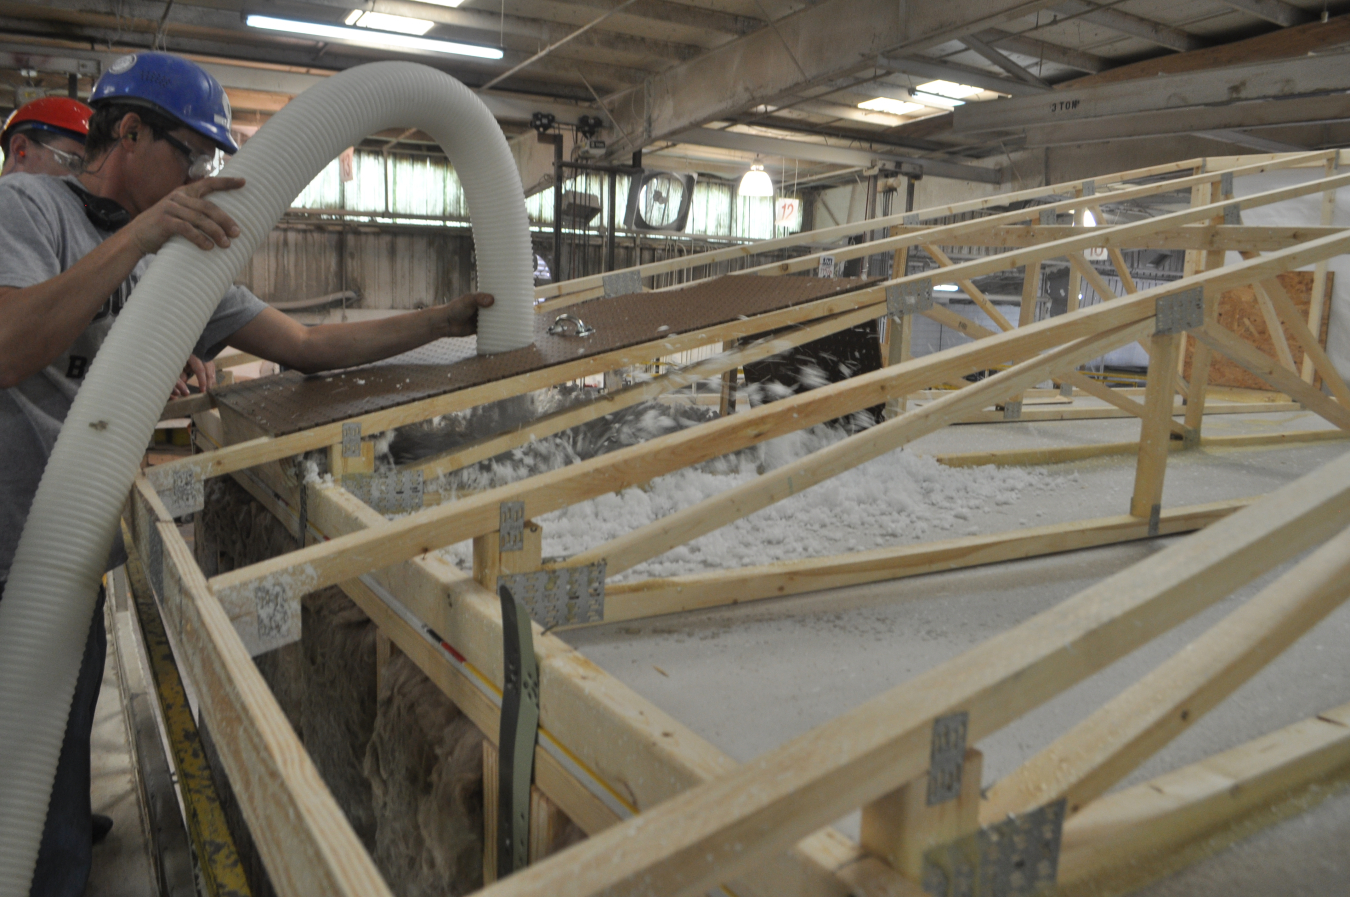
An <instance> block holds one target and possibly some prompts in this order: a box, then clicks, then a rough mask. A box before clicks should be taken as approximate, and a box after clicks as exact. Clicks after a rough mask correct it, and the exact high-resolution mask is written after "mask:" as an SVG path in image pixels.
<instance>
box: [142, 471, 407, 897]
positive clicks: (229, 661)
mask: <svg viewBox="0 0 1350 897" xmlns="http://www.w3.org/2000/svg"><path fill="white" fill-rule="evenodd" d="M130 507H131V517H132V531H133V532H135V533H136V534H137V538H138V540H139V541H140V544H143V545H149V544H151V543H152V542H157V543H158V544H160V545H161V552H162V553H161V558H162V571H161V574H160V575H159V576H157V575H156V572H155V571H154V570H149V571H147V572H148V574H149V576H150V580H151V582H152V583H154V582H156V581H157V579H158V580H159V581H160V582H162V589H163V592H162V594H161V595H160V596H159V597H160V600H161V602H162V606H163V607H164V608H165V610H166V611H167V612H168V614H169V617H170V620H169V621H167V622H170V623H171V625H173V626H174V628H175V630H176V632H175V635H176V637H177V640H178V643H179V644H180V645H182V647H183V650H184V654H185V656H184V657H182V658H180V660H181V661H182V662H183V663H184V668H185V670H186V671H187V672H188V673H189V675H190V677H191V680H192V684H193V687H194V690H195V691H196V694H197V700H198V705H199V707H200V708H201V713H202V716H203V718H204V719H205V720H206V721H207V722H208V723H209V724H210V726H211V729H212V731H214V732H219V733H229V737H226V738H220V739H218V740H217V743H216V748H217V751H218V752H219V755H220V759H221V763H222V764H223V765H224V767H225V772H226V774H227V775H228V776H229V778H230V782H231V784H232V786H233V789H234V794H235V797H236V799H237V800H238V801H239V806H240V809H241V810H242V812H243V815H244V819H245V820H246V821H247V823H248V826H249V829H250V830H251V831H252V832H254V833H255V841H256V843H257V845H258V849H259V851H260V852H261V854H262V857H263V861H264V863H265V864H266V866H267V872H268V876H269V878H270V879H271V880H272V884H273V886H274V887H275V888H276V889H277V891H278V893H280V894H286V895H295V897H306V895H311V894H349V895H352V897H359V895H366V897H378V895H389V894H390V891H389V889H388V887H386V885H385V883H384V879H383V878H381V877H380V874H379V872H378V871H377V870H376V869H375V864H374V862H372V861H371V859H370V855H369V854H367V853H366V849H365V848H364V847H363V846H362V845H361V841H360V840H359V839H358V838H357V837H356V833H355V832H354V831H352V827H351V825H350V824H348V822H347V818H346V817H345V816H343V814H342V811H341V809H339V808H338V805H337V802H336V801H334V800H333V796H332V795H331V794H330V793H329V792H328V789H327V788H326V787H325V786H324V784H323V780H322V779H321V778H319V773H318V770H316V769H315V768H314V764H313V763H312V762H311V761H310V759H309V755H308V754H307V753H305V749H304V746H303V745H301V744H300V740H299V739H298V738H297V737H296V735H295V732H294V731H293V730H292V729H291V726H290V723H288V722H287V721H286V716H285V714H284V713H282V711H281V707H280V706H279V705H278V704H277V702H276V698H274V697H273V696H272V692H271V690H269V689H268V687H267V683H265V682H264V681H263V678H262V674H261V673H259V672H258V668H257V667H256V666H254V664H253V660H252V658H250V657H249V655H248V652H247V651H246V650H244V646H243V643H242V642H240V640H239V637H238V635H237V634H236V633H235V631H234V627H233V626H232V625H231V623H230V621H229V619H228V618H227V617H226V616H225V612H224V610H223V609H222V608H221V606H220V604H218V603H217V602H216V600H215V599H214V598H213V597H212V595H211V593H210V591H209V590H208V589H207V586H206V581H205V579H204V578H203V577H202V575H201V571H200V569H199V568H198V567H197V563H196V561H195V560H194V559H193V557H192V551H191V549H189V548H188V547H187V544H186V543H184V542H183V538H182V536H181V535H179V533H178V528H177V526H175V525H174V522H173V519H172V518H171V517H170V516H169V513H168V511H167V510H166V509H165V508H164V506H163V504H162V503H160V501H159V496H158V495H157V494H156V493H155V491H154V489H153V488H151V487H150V485H149V483H147V482H146V481H145V479H144V478H142V477H138V478H137V480H136V484H135V486H134V487H133V490H132V501H131V504H130ZM152 530H153V531H154V532H151V531H152Z"/></svg>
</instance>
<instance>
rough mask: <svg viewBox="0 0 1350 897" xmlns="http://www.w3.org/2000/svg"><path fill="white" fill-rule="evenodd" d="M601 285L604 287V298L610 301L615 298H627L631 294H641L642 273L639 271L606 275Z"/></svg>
mask: <svg viewBox="0 0 1350 897" xmlns="http://www.w3.org/2000/svg"><path fill="white" fill-rule="evenodd" d="M601 283H603V284H604V285H605V298H606V299H611V298H613V297H615V296H627V295H629V294H631V293H641V292H642V272H641V271H616V272H614V273H613V274H606V275H605V276H604V277H603V278H602V279H601Z"/></svg>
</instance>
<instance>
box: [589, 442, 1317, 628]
mask: <svg viewBox="0 0 1350 897" xmlns="http://www.w3.org/2000/svg"><path fill="white" fill-rule="evenodd" d="M1331 432H1333V433H1335V432H1339V431H1334V430H1333V431H1331ZM1120 445H1126V446H1129V447H1130V448H1132V449H1133V448H1138V443H1135V442H1131V443H1120ZM1074 448H1075V449H1092V448H1099V447H1097V446H1075V447H1074ZM1108 448H1109V447H1108ZM1043 451H1053V450H1043ZM938 460H939V461H942V460H943V459H942V458H940V457H939V458H938ZM981 463H987V462H981ZM995 463H997V462H995ZM1013 463H1039V462H1037V461H1034V460H1033V461H1030V462H1025V461H1013ZM960 466H965V465H960ZM1253 500H1254V499H1249V498H1242V499H1235V500H1232V501H1222V502H1214V503H1212V504H1205V505H1192V506H1189V507H1180V508H1169V509H1168V510H1166V511H1164V512H1163V514H1162V517H1161V518H1160V520H1159V524H1158V526H1159V530H1158V532H1159V534H1161V535H1176V534H1178V533H1188V532H1192V531H1194V530H1197V529H1202V528H1203V527H1206V526H1208V525H1210V524H1211V523H1213V522H1215V521H1216V520H1221V519H1223V518H1224V517H1226V516H1227V515H1229V514H1231V513H1233V512H1234V511H1237V510H1240V509H1241V508H1244V507H1246V506H1247V505H1248V504H1250V503H1251V502H1252V501H1253ZM1146 538H1148V525H1147V523H1146V522H1144V521H1141V520H1139V519H1138V518H1136V517H1131V516H1129V515H1128V514H1122V515H1120V516H1116V517H1099V518H1095V519H1092V520H1079V521H1075V522H1073V523H1061V524H1052V525H1049V526H1037V527H1030V528H1027V529H1019V530H1013V531H1011V532H1007V533H997V534H994V535H988V536H964V537H961V538H957V539H943V540H940V541H935V542H925V543H922V544H920V545H902V546H898V547H893V548H876V549H872V550H870V551H854V552H849V553H848V554H845V555H836V556H834V557H824V558H802V559H801V560H793V561H780V562H778V563H774V564H763V565H758V566H754V567H742V568H738V569H735V570H719V571H715V572H711V573H691V574H689V575H687V576H673V577H668V578H661V579H645V580H641V581H639V582H633V583H616V584H613V585H608V586H606V587H605V620H604V622H605V623H617V622H622V621H624V620H638V619H644V618H646V617H655V616H660V615H662V614H674V613H682V612H684V611H690V610H699V609H703V608H709V607H723V606H726V605H731V604H742V603H744V602H747V601H758V600H761V599H765V598H781V597H784V596H787V595H800V594H802V593H804V592H818V591H823V590H825V589H837V588H842V587H844V586H853V585H861V584H863V583H869V582H884V581H888V580H893V579H904V578H907V577H910V576H922V575H924V574H927V573H937V572H940V571H944V570H964V569H966V568H968V567H979V566H983V565H985V564H997V563H1003V562H1005V561H1012V560H1021V559H1024V558H1031V557H1043V556H1045V555H1049V554H1059V553H1061V552H1065V551H1076V550H1078V549H1082V548H1096V547H1100V546H1102V545H1117V544H1120V543H1122V542H1131V541H1135V540H1137V539H1146Z"/></svg>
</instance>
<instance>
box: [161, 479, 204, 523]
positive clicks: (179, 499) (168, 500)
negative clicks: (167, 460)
mask: <svg viewBox="0 0 1350 897" xmlns="http://www.w3.org/2000/svg"><path fill="white" fill-rule="evenodd" d="M156 491H158V492H159V499H160V501H162V502H164V507H165V508H167V509H168V511H169V516H170V517H185V516H187V515H188V514H193V513H196V512H197V511H200V510H201V509H202V508H203V507H205V506H206V488H205V484H204V483H203V482H202V474H201V471H199V470H192V469H187V470H175V471H174V472H173V480H172V482H171V483H170V484H169V486H168V488H167V489H164V490H162V491H161V490H156Z"/></svg>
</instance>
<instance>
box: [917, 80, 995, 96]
mask: <svg viewBox="0 0 1350 897" xmlns="http://www.w3.org/2000/svg"><path fill="white" fill-rule="evenodd" d="M914 89H915V90H922V91H923V92H924V93H935V94H937V95H938V96H940V97H946V98H947V99H949V100H964V99H965V98H966V97H973V96H974V95H975V94H977V93H979V92H980V90H981V88H979V87H972V86H971V85H969V84H957V83H955V82H954V81H929V82H928V83H926V84H920V85H919V86H918V87H916V88H914Z"/></svg>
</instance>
